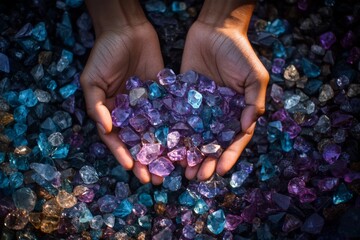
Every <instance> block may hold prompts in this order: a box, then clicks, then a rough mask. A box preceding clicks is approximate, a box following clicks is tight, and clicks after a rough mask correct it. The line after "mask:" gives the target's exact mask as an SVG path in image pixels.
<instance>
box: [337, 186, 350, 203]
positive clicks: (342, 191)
mask: <svg viewBox="0 0 360 240" xmlns="http://www.w3.org/2000/svg"><path fill="white" fill-rule="evenodd" d="M352 197H353V194H352V193H351V192H350V191H349V190H348V188H347V187H346V185H345V184H344V183H341V184H340V185H339V187H338V189H337V191H336V192H335V194H334V195H333V203H334V204H335V205H337V204H340V203H345V202H348V201H349V200H350V199H352Z"/></svg>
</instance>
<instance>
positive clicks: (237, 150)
mask: <svg viewBox="0 0 360 240" xmlns="http://www.w3.org/2000/svg"><path fill="white" fill-rule="evenodd" d="M254 129H255V122H254V123H253V124H252V125H251V126H250V127H249V129H248V132H242V133H240V134H238V135H237V136H236V137H235V139H234V142H233V143H232V144H231V145H230V146H229V147H228V148H227V149H226V150H225V151H224V152H223V154H222V155H221V157H220V159H219V162H218V164H217V166H216V173H217V174H219V175H220V176H223V175H224V174H225V173H227V172H228V171H229V170H230V169H231V168H232V167H233V166H234V165H235V163H236V162H237V160H238V159H239V157H240V154H241V153H242V151H243V150H244V149H245V147H246V145H247V144H248V143H249V142H250V140H251V138H252V136H253V134H254Z"/></svg>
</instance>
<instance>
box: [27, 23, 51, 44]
mask: <svg viewBox="0 0 360 240" xmlns="http://www.w3.org/2000/svg"><path fill="white" fill-rule="evenodd" d="M31 35H32V37H33V38H34V39H35V40H37V41H39V42H41V41H44V40H45V39H46V37H47V31H46V28H45V23H44V22H39V23H38V24H36V25H35V26H34V28H33V29H32V32H31Z"/></svg>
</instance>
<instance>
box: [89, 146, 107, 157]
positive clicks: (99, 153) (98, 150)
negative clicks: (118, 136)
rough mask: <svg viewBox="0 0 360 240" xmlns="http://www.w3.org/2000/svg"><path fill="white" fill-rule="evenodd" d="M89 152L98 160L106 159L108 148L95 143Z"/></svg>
mask: <svg viewBox="0 0 360 240" xmlns="http://www.w3.org/2000/svg"><path fill="white" fill-rule="evenodd" d="M89 152H90V153H91V154H93V155H94V156H95V157H97V158H104V157H106V155H107V148H106V146H105V144H103V143H99V142H96V143H93V144H91V145H90V150H89Z"/></svg>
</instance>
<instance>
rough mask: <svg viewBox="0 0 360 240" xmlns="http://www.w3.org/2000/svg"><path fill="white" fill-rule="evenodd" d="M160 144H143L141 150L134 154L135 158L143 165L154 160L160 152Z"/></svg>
mask: <svg viewBox="0 0 360 240" xmlns="http://www.w3.org/2000/svg"><path fill="white" fill-rule="evenodd" d="M160 148H161V144H160V143H154V144H144V145H143V146H142V148H141V150H140V151H139V152H138V153H137V154H136V159H137V160H138V161H139V162H141V163H142V164H144V165H148V164H149V163H151V162H152V161H154V160H155V159H156V158H157V157H158V156H159V155H160V153H161V150H160Z"/></svg>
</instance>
